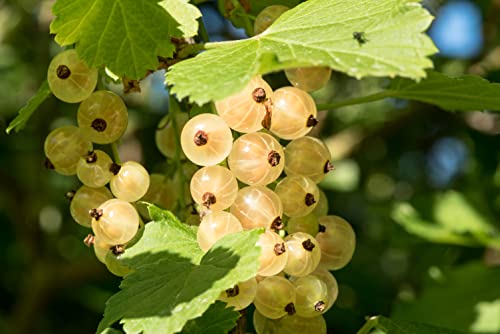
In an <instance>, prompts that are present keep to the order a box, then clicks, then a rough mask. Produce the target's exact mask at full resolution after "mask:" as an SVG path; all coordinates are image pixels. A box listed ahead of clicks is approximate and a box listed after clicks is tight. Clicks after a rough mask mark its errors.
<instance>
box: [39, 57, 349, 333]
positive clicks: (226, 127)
mask: <svg viewBox="0 0 500 334" xmlns="http://www.w3.org/2000/svg"><path fill="white" fill-rule="evenodd" d="M285 74H286V76H287V78H288V80H289V81H290V82H291V83H292V86H287V87H281V88H279V89H276V90H274V91H273V89H272V88H271V87H270V85H269V84H268V83H267V82H266V81H264V80H263V79H262V78H261V77H254V78H252V79H251V80H250V82H249V83H248V85H247V86H246V87H245V88H244V89H243V90H242V91H240V92H238V93H237V94H234V95H232V96H230V97H228V98H226V99H224V100H221V101H216V102H215V110H216V112H217V114H212V113H202V114H198V115H196V116H194V117H192V118H190V119H189V117H188V114H187V113H185V112H177V113H174V114H171V115H169V116H168V119H167V120H166V121H162V122H161V124H160V126H159V128H158V130H157V131H156V143H157V146H158V149H159V150H160V152H161V153H162V154H163V155H164V156H166V157H167V158H170V159H177V160H178V162H179V161H180V160H184V159H188V160H189V161H191V162H192V163H193V164H194V165H193V164H191V165H189V163H184V164H183V165H180V163H179V165H178V166H177V167H178V168H185V170H184V171H181V172H183V173H184V174H183V175H184V178H186V176H187V178H190V182H189V192H190V195H191V196H190V198H184V197H183V191H180V190H183V189H184V188H185V187H187V184H186V183H185V182H184V183H183V180H184V178H180V179H179V178H176V177H167V176H165V175H160V174H151V175H149V174H148V172H147V171H146V169H145V168H144V167H143V166H142V165H141V164H139V163H137V162H134V161H127V162H124V163H122V162H121V161H120V159H119V156H118V154H114V155H113V156H114V157H113V158H112V157H110V156H109V155H108V154H107V153H105V152H104V151H102V150H98V149H94V148H93V146H94V144H98V145H106V144H112V145H113V144H114V143H116V142H117V141H118V140H119V139H120V137H121V136H122V135H123V133H124V132H125V130H126V128H127V125H128V112H127V108H126V106H125V104H124V102H123V101H122V99H121V98H120V97H119V96H118V95H116V94H115V93H113V92H110V91H102V90H98V91H95V92H94V90H95V87H96V83H97V77H98V75H97V71H96V70H95V69H89V68H88V67H87V66H86V65H85V63H84V62H82V61H81V60H80V59H79V58H78V55H77V53H76V52H75V51H74V50H67V51H64V52H62V53H60V54H59V55H57V56H56V57H55V58H54V59H53V61H52V63H51V64H50V67H49V70H48V81H49V85H50V88H51V90H52V92H53V93H54V95H55V96H56V97H58V98H59V99H60V100H62V101H65V102H68V103H80V106H79V109H78V114H77V122H78V127H76V126H63V127H60V128H58V129H55V130H53V131H52V132H51V133H50V134H49V135H48V136H47V138H46V140H45V145H44V149H45V154H46V157H47V161H46V165H47V166H48V167H49V168H52V169H54V170H55V171H56V172H58V173H60V174H63V175H77V176H78V179H79V180H80V181H81V183H82V184H83V185H82V186H81V188H80V189H78V190H77V191H76V192H71V193H69V194H68V197H70V199H71V204H70V212H71V215H72V216H73V218H74V220H75V221H76V222H77V223H79V224H81V225H83V226H86V227H91V228H92V231H93V234H89V236H88V237H87V238H86V240H85V242H86V243H87V244H88V245H91V244H93V246H94V251H95V254H96V256H97V258H98V259H99V260H100V261H101V262H103V263H104V264H105V265H106V266H107V268H108V269H109V270H110V271H111V272H112V273H114V274H116V275H118V276H123V275H126V274H127V273H128V272H129V271H130V269H129V268H128V267H126V266H125V265H123V264H122V263H121V262H120V261H119V255H120V254H121V253H123V252H124V250H125V249H126V248H127V247H129V246H130V245H131V244H133V243H135V242H136V241H137V240H138V239H140V237H141V233H139V232H140V231H141V227H142V226H143V223H142V219H141V216H142V217H143V218H144V219H145V220H148V219H149V216H148V213H147V212H143V211H145V210H143V208H141V207H140V205H138V204H137V202H138V201H146V202H151V203H155V204H157V205H159V206H161V207H163V208H165V209H173V208H174V207H175V206H176V205H177V208H178V203H177V202H179V200H178V199H179V197H182V200H181V201H180V202H181V203H183V205H181V209H186V208H188V207H192V208H194V209H195V210H196V217H198V219H197V220H196V219H195V221H194V224H196V225H199V227H198V230H197V240H198V244H199V246H200V248H201V249H202V250H203V251H205V252H206V251H208V250H209V249H210V248H211V246H212V245H213V244H214V243H216V242H217V240H219V239H220V238H222V237H223V236H225V235H228V234H231V233H236V232H239V231H242V230H249V229H254V228H261V229H264V233H262V234H261V236H260V238H259V240H258V242H257V246H259V247H260V249H261V255H260V259H259V270H258V273H257V276H256V277H254V278H252V279H250V280H248V281H245V282H240V283H239V284H237V285H235V286H234V287H233V288H231V289H228V290H226V291H224V292H222V294H221V295H220V299H221V300H223V301H225V302H226V303H227V304H228V305H230V306H233V307H234V308H235V309H236V310H241V309H244V308H246V307H248V306H249V305H250V304H251V303H253V304H254V305H255V307H256V312H255V315H254V326H255V328H256V330H257V333H258V334H265V333H274V332H276V331H278V330H279V331H280V333H288V332H290V333H298V332H301V331H300V328H307V329H308V332H311V330H314V333H326V325H325V321H324V319H323V317H322V314H324V313H325V312H326V311H328V310H329V309H330V308H331V307H332V305H333V304H334V302H335V300H336V298H337V294H338V285H337V281H336V280H335V278H334V276H333V275H332V274H331V273H330V270H337V269H340V268H342V267H344V266H345V265H346V264H347V263H348V262H349V261H350V260H351V258H352V255H353V252H354V248H355V235H354V232H353V230H352V228H351V226H350V225H349V223H347V222H346V221H345V220H344V219H342V218H340V217H338V216H331V215H330V216H329V215H328V202H327V199H326V197H325V194H324V193H323V192H322V191H321V190H320V189H319V188H318V186H317V184H318V183H319V182H321V181H322V180H323V178H324V177H325V175H326V174H327V173H328V172H330V171H331V170H332V169H333V165H332V163H331V161H330V159H331V157H330V152H329V151H328V148H327V147H326V146H325V144H324V143H323V142H322V141H321V140H319V139H318V138H315V137H312V136H308V134H309V132H310V131H311V129H312V128H313V127H314V126H316V125H317V123H318V120H317V109H316V105H315V103H314V100H313V99H312V97H311V96H310V95H309V93H308V91H312V90H316V89H318V88H320V87H321V86H323V85H324V84H325V83H326V82H327V81H328V80H329V78H330V74H331V71H330V69H328V68H321V67H311V68H296V69H289V70H286V71H285ZM235 138H236V139H235ZM282 143H286V145H285V146H282ZM181 148H182V151H181ZM114 149H115V151H116V147H114ZM195 165H197V166H201V168H199V169H198V167H196V166H195ZM191 210H193V209H191ZM302 332H303V331H302Z"/></svg>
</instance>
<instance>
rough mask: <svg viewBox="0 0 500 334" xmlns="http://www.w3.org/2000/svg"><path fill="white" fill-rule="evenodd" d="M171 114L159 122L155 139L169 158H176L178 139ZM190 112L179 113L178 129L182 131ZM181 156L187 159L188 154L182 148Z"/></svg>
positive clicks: (159, 148)
mask: <svg viewBox="0 0 500 334" xmlns="http://www.w3.org/2000/svg"><path fill="white" fill-rule="evenodd" d="M170 117H171V116H170V115H168V116H167V119H166V120H162V121H160V124H158V128H157V129H156V133H155V141H156V147H158V150H159V151H160V152H161V154H163V155H164V156H165V157H167V158H171V159H173V158H175V151H176V147H177V139H176V138H175V136H176V133H175V129H174V127H173V122H172V120H171V119H170ZM188 119H189V118H188V114H187V113H185V112H181V113H177V118H176V122H177V129H178V131H179V133H180V131H181V129H182V128H183V127H184V125H185V124H186V123H187V121H188ZM179 153H180V158H181V159H185V158H186V156H185V155H184V153H183V152H182V149H181V150H180V152H179Z"/></svg>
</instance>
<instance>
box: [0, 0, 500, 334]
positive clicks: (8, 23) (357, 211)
mask: <svg viewBox="0 0 500 334" xmlns="http://www.w3.org/2000/svg"><path fill="white" fill-rule="evenodd" d="M270 3H272V1H270ZM52 4H53V1H36V0H19V1H6V0H0V78H1V79H0V222H1V231H0V261H1V263H2V264H3V266H2V270H1V274H0V333H92V332H94V331H95V329H96V326H97V323H98V322H99V320H100V318H101V315H102V312H103V308H104V304H105V301H106V300H107V298H109V297H110V296H111V295H112V294H113V293H115V292H116V291H117V290H118V285H119V282H120V279H119V278H117V277H114V276H113V275H112V274H110V273H109V272H107V271H106V270H105V268H104V266H103V265H101V264H100V263H99V262H98V261H97V260H96V259H95V256H94V254H93V251H92V250H91V249H89V248H87V247H86V246H85V245H84V244H83V242H82V240H83V238H84V237H85V236H86V235H87V233H88V232H89V231H88V230H86V229H85V228H83V227H80V226H79V225H77V224H76V223H74V222H73V221H72V219H71V216H70V214H69V209H68V207H69V203H68V201H67V200H66V198H65V193H66V192H67V191H69V190H71V189H77V188H78V186H79V185H78V182H77V180H76V177H64V176H60V175H58V174H56V173H54V172H51V171H48V170H46V169H45V168H44V167H43V160H44V156H43V141H44V138H45V136H46V135H47V134H48V133H49V132H50V130H51V129H53V128H55V127H58V126H61V125H62V124H71V123H75V114H76V109H77V105H68V104H64V103H62V102H59V101H57V100H56V99H55V98H50V99H49V100H48V101H46V102H45V103H44V104H43V105H42V107H41V108H40V109H39V110H38V111H37V112H36V113H35V115H34V116H33V117H32V119H31V120H30V121H29V123H28V126H27V127H26V128H25V129H24V130H23V131H22V132H20V133H11V134H10V135H6V134H5V128H6V126H7V124H8V122H9V121H10V120H12V119H13V118H14V117H15V114H16V112H17V110H18V109H19V108H20V107H21V106H22V105H23V104H24V103H25V102H26V101H27V100H28V99H29V98H30V96H32V95H33V94H34V92H36V90H37V88H38V86H39V85H40V83H41V82H42V80H43V79H44V78H45V76H46V69H47V66H48V63H49V61H50V59H51V58H52V57H53V56H54V55H55V54H56V53H57V52H59V48H58V46H57V45H56V44H55V43H54V42H53V40H52V37H51V36H50V35H49V23H50V20H51V19H52V17H51V14H50V7H51V5H52ZM424 4H425V5H426V6H427V8H428V9H429V10H430V11H431V12H432V13H433V14H434V15H435V16H436V17H437V19H436V21H435V22H434V25H433V27H432V29H431V31H430V34H431V37H432V38H433V39H434V41H435V42H436V44H437V45H438V47H439V48H440V49H441V54H440V55H438V56H436V57H435V58H434V61H435V65H436V69H438V70H440V71H442V72H445V73H447V74H452V75H459V74H463V73H472V74H478V75H481V76H484V77H486V78H488V79H489V80H491V81H500V34H499V33H498V32H499V28H500V22H499V21H498V17H500V1H498V0H492V1H490V0H484V1H475V2H468V1H455V2H451V1H449V2H447V1H425V2H424ZM216 8H217V6H216V5H215V4H214V3H211V2H208V3H206V4H204V5H203V7H202V10H203V13H204V15H205V24H206V26H207V30H208V32H209V34H210V36H211V39H212V40H224V39H230V38H238V37H239V38H241V37H242V36H243V33H242V32H241V30H236V29H234V28H233V27H232V26H230V24H229V23H228V22H226V21H224V20H223V19H222V18H221V17H220V16H219V15H218V14H217V12H216ZM446 20H448V21H446ZM267 79H268V80H269V81H270V82H271V83H272V84H273V85H274V86H275V87H278V86H280V85H284V84H286V82H285V79H284V76H283V75H282V74H280V73H278V74H272V75H270V76H269V77H268V78H267ZM161 83H162V77H161V73H159V74H157V75H154V76H151V77H150V78H148V80H147V82H144V83H143V84H142V88H143V92H142V93H140V94H139V93H134V94H131V95H129V96H127V97H126V100H127V104H128V106H129V107H130V119H131V123H130V125H129V129H128V131H127V134H126V136H125V137H124V139H123V141H122V143H121V147H120V149H121V155H122V160H129V159H133V160H138V161H142V162H143V163H145V165H146V167H147V168H148V170H149V171H150V172H156V171H161V170H162V167H163V165H162V164H163V163H164V161H163V159H164V158H163V157H162V156H161V155H160V153H159V151H158V150H157V149H156V147H155V144H154V129H155V127H156V124H157V123H158V122H159V120H160V119H161V117H162V116H163V115H164V114H165V113H166V112H167V106H166V105H167V99H166V96H167V95H166V93H165V91H164V90H163V87H162V84H161ZM387 83H388V81H387V80H385V79H366V80H363V81H357V80H355V79H352V78H348V77H345V76H343V75H341V74H339V73H334V75H333V79H332V81H331V82H330V84H329V85H328V86H327V87H325V88H324V89H322V90H321V91H319V92H316V93H315V94H314V96H315V98H316V100H317V101H318V102H319V103H325V102H331V101H334V100H335V99H346V98H349V97H352V96H363V95H367V94H370V93H373V92H376V91H377V90H378V89H380V88H381V87H383V86H385V85H387ZM115 88H116V87H115ZM499 116H500V114H495V113H491V112H488V111H485V112H480V111H471V112H468V113H449V112H444V111H441V110H439V109H438V108H435V107H432V106H428V105H424V104H417V103H408V102H406V101H401V100H384V101H380V102H374V103H370V104H365V105H359V106H351V107H345V108H341V109H338V110H335V111H329V112H325V113H323V114H322V115H321V118H322V120H321V124H320V127H319V128H318V129H317V130H316V131H317V132H318V135H319V136H320V137H321V138H323V139H324V140H325V141H326V142H327V144H328V146H329V148H330V150H331V152H332V155H333V161H334V164H335V166H336V170H335V171H334V172H333V173H330V175H329V176H328V178H327V179H326V180H325V181H324V182H323V183H322V184H321V186H322V188H323V189H324V190H325V191H326V193H327V195H328V199H329V204H330V213H332V214H338V215H340V216H342V217H344V218H346V219H347V220H348V221H349V222H350V223H352V224H353V226H354V229H355V231H356V233H357V237H358V245H357V250H356V253H355V256H354V259H353V261H352V263H351V264H349V265H348V266H347V267H345V268H344V269H341V270H340V271H338V272H335V273H334V274H335V276H336V277H337V280H338V281H339V284H340V294H339V299H338V301H337V303H336V305H335V307H334V308H333V309H332V310H330V311H329V312H328V313H327V315H326V318H327V322H328V328H329V332H330V333H355V332H356V330H357V329H359V328H360V327H361V326H362V324H363V322H364V317H365V316H368V315H376V314H383V315H387V316H391V317H393V318H395V319H405V320H414V321H421V322H428V323H431V324H436V325H441V326H445V327H450V328H456V329H460V330H463V331H466V332H474V333H500V267H499V265H500V236H499V233H498V230H499V229H500V222H499V218H498V217H500V136H499V134H500V117H499Z"/></svg>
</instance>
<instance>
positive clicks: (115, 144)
mask: <svg viewBox="0 0 500 334" xmlns="http://www.w3.org/2000/svg"><path fill="white" fill-rule="evenodd" d="M111 151H112V152H113V160H114V161H115V163H116V164H118V165H121V164H122V160H121V159H120V153H119V152H118V142H116V141H115V142H113V143H111Z"/></svg>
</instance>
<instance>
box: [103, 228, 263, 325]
mask: <svg viewBox="0 0 500 334" xmlns="http://www.w3.org/2000/svg"><path fill="white" fill-rule="evenodd" d="M160 224H167V222H160ZM260 233H262V231H261V230H251V231H243V232H239V233H235V234H230V235H227V236H225V237H224V238H222V239H221V240H219V241H218V242H217V243H216V244H215V245H214V246H213V247H212V248H211V249H210V250H209V251H208V252H207V253H206V254H205V255H204V256H203V258H202V259H201V261H200V264H199V265H196V264H193V263H192V262H191V260H190V259H189V258H185V257H180V256H179V255H177V254H174V253H173V251H174V250H173V249H169V250H166V251H163V252H161V253H157V259H159V258H161V257H162V258H163V260H159V261H155V262H154V263H151V264H143V265H142V266H140V267H138V268H137V270H136V271H134V272H132V273H130V274H129V275H127V276H126V277H125V279H124V280H123V281H122V284H121V285H120V288H121V289H122V290H121V291H120V292H118V293H117V294H115V295H114V296H112V297H111V298H110V299H109V300H108V302H107V303H106V309H105V312H104V319H103V320H102V321H101V323H100V324H99V328H98V332H99V333H100V332H101V331H102V330H104V329H106V328H108V327H110V326H111V325H112V324H113V323H115V322H116V321H119V320H120V319H121V321H120V323H122V324H123V326H124V329H125V331H126V332H127V333H141V332H142V333H144V334H149V333H175V332H178V331H180V330H181V329H182V328H183V326H184V325H185V324H186V322H187V321H188V320H191V319H195V318H197V317H199V316H201V315H202V314H203V313H204V312H205V311H206V310H207V309H208V307H209V305H210V304H212V303H213V302H214V301H215V300H216V299H217V298H218V297H219V295H220V293H221V291H224V290H226V289H228V288H230V287H232V286H234V285H235V284H237V283H238V282H241V281H245V280H248V279H250V278H251V277H254V276H255V275H256V273H257V269H258V266H259V261H258V259H259V256H260V248H259V247H256V246H255V243H256V242H257V240H258V238H259V235H260ZM141 241H142V240H141ZM165 242H168V240H165ZM142 256H144V254H138V255H137V256H136V257H138V258H140V257H142ZM134 262H136V263H144V262H145V261H143V260H141V259H136V260H134Z"/></svg>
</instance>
